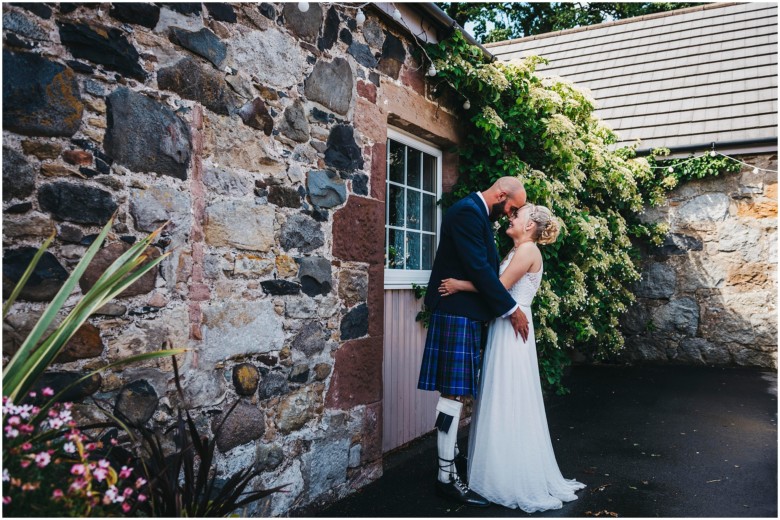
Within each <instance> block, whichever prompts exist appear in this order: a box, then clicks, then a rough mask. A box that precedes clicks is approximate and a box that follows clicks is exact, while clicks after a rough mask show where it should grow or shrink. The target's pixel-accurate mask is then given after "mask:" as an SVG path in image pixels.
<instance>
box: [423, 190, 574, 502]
mask: <svg viewBox="0 0 780 520" xmlns="http://www.w3.org/2000/svg"><path fill="white" fill-rule="evenodd" d="M558 227H559V226H558V221H557V219H556V218H555V217H554V216H553V215H552V213H551V212H550V210H549V209H547V208H545V207H544V206H534V205H533V204H527V205H526V206H523V207H522V208H521V209H519V210H517V212H516V213H515V214H514V216H513V217H511V218H510V220H509V228H508V229H507V231H506V233H507V235H508V236H509V237H510V238H512V240H513V241H514V246H515V247H514V248H513V249H512V251H511V252H510V253H509V254H508V255H507V257H506V258H505V259H504V261H503V262H502V263H501V267H500V271H499V273H500V278H501V282H502V283H503V284H504V287H506V288H507V290H509V292H510V294H511V295H512V296H513V297H514V299H515V300H516V301H517V303H518V304H519V305H520V308H521V309H522V310H523V312H525V313H526V314H527V315H528V317H529V322H530V325H529V334H528V341H527V342H523V340H522V338H521V337H519V336H517V335H516V334H515V332H514V330H513V329H512V325H511V324H510V323H509V320H507V319H503V318H498V319H496V320H494V321H493V322H492V323H491V325H490V329H489V332H488V338H487V347H486V349H485V359H484V364H483V367H482V376H481V383H480V389H479V395H478V399H477V404H476V408H475V411H474V417H473V420H472V423H471V433H470V435H469V457H468V459H469V466H468V475H469V480H468V484H469V487H470V488H471V489H472V490H473V491H475V492H477V493H479V494H480V495H482V496H484V497H485V498H486V499H488V500H490V501H491V502H494V503H496V504H501V505H503V506H506V507H510V508H513V509H515V508H520V509H522V510H523V511H525V512H527V513H533V512H537V511H545V510H548V509H560V508H561V507H562V506H563V502H569V501H571V500H576V499H577V495H575V494H574V492H575V491H577V490H579V489H582V488H584V487H585V484H582V483H580V482H577V481H576V480H568V479H565V478H563V476H562V475H561V472H560V470H559V469H558V463H557V462H556V460H555V454H554V453H553V447H552V443H551V442H550V432H549V430H548V428H547V416H546V414H545V411H544V402H543V400H542V388H541V383H540V381H539V367H538V365H537V360H536V340H535V337H534V328H533V321H532V320H531V319H530V318H531V301H532V300H533V297H534V295H535V294H536V291H537V290H538V289H539V284H540V283H541V281H542V255H541V252H540V251H539V248H538V247H537V244H540V245H544V244H551V243H553V242H555V240H556V239H557V237H558ZM475 290H476V289H475V288H474V285H473V284H471V282H468V281H464V280H456V279H454V278H448V279H446V280H443V281H442V284H441V286H440V287H439V292H441V293H442V295H450V294H453V293H455V292H457V291H475Z"/></svg>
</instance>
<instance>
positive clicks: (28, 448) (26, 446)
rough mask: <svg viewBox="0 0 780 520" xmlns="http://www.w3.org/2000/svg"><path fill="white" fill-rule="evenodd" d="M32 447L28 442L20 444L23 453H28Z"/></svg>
mask: <svg viewBox="0 0 780 520" xmlns="http://www.w3.org/2000/svg"><path fill="white" fill-rule="evenodd" d="M32 447H33V445H32V444H31V443H29V442H25V443H24V444H22V450H24V451H30V450H31V449H32Z"/></svg>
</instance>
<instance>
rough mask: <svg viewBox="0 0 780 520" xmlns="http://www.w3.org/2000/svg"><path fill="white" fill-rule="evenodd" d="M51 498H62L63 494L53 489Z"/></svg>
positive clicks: (59, 490)
mask: <svg viewBox="0 0 780 520" xmlns="http://www.w3.org/2000/svg"><path fill="white" fill-rule="evenodd" d="M51 496H52V498H53V499H55V500H56V499H58V498H62V497H64V496H65V493H63V492H62V490H61V489H55V490H54V491H52V493H51Z"/></svg>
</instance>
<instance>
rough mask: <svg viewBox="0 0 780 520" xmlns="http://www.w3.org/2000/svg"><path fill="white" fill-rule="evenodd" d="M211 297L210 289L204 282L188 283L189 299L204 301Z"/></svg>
mask: <svg viewBox="0 0 780 520" xmlns="http://www.w3.org/2000/svg"><path fill="white" fill-rule="evenodd" d="M210 297H211V291H209V287H208V285H206V284H202V283H196V284H192V285H190V300H192V301H196V302H205V301H208V299H209V298H210Z"/></svg>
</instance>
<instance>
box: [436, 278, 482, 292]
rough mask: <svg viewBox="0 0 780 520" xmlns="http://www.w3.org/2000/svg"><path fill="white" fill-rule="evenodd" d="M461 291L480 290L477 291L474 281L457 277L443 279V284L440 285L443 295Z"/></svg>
mask: <svg viewBox="0 0 780 520" xmlns="http://www.w3.org/2000/svg"><path fill="white" fill-rule="evenodd" d="M461 291H465V292H479V291H477V288H476V287H474V284H473V283H471V282H469V281H468V280H458V279H457V278H445V279H444V280H442V281H441V285H440V286H439V293H440V294H441V295H442V296H449V295H450V294H455V293H456V292H461Z"/></svg>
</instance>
